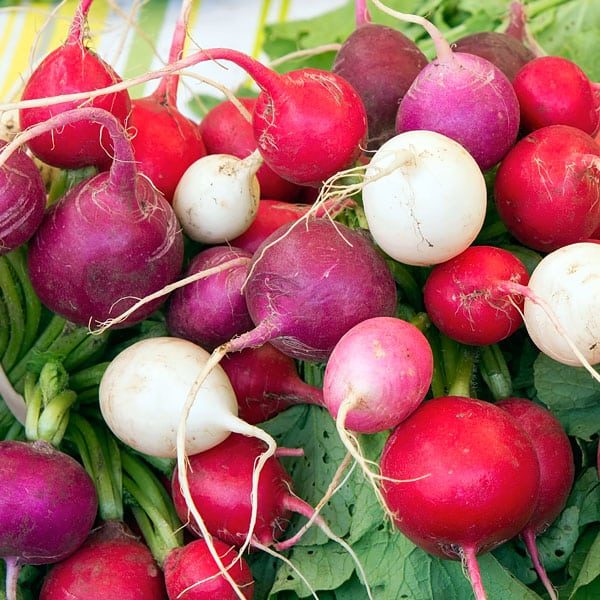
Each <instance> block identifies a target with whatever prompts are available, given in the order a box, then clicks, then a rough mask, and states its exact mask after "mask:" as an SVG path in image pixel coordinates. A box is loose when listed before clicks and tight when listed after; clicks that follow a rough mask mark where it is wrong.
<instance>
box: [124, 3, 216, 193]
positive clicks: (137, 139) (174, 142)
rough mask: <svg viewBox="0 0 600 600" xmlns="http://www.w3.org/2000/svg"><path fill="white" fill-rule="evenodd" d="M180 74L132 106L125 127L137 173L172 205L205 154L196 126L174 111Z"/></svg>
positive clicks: (176, 50)
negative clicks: (185, 178) (184, 178)
mask: <svg viewBox="0 0 600 600" xmlns="http://www.w3.org/2000/svg"><path fill="white" fill-rule="evenodd" d="M190 6H191V5H190V3H189V2H187V3H186V2H184V3H183V4H182V8H181V10H182V12H181V14H180V16H179V19H178V21H177V24H176V25H175V32H174V33H173V40H172V42H171V50H170V52H169V62H170V63H172V62H175V61H177V60H178V59H179V58H181V54H182V53H183V47H184V45H185V35H186V24H187V20H188V17H189V11H190ZM178 84H179V75H178V74H177V73H171V74H169V75H165V77H163V78H162V79H161V81H160V84H159V85H158V87H157V88H156V91H155V92H154V93H152V94H151V95H150V96H147V97H145V98H138V99H136V100H133V101H132V103H131V113H130V115H129V118H128V120H127V123H128V126H129V128H130V129H132V130H133V131H134V135H133V137H132V140H131V143H132V146H133V153H134V155H135V160H136V162H137V165H138V170H139V172H140V173H143V174H144V175H146V176H147V177H149V178H150V180H151V181H152V183H153V184H154V185H155V186H156V187H157V188H158V190H160V191H161V192H162V194H163V195H164V196H165V198H166V199H167V200H168V201H169V202H171V201H172V199H173V194H174V193H175V188H176V187H177V184H178V183H179V180H180V179H181V177H182V175H183V174H184V173H185V171H186V169H187V168H188V167H189V166H190V165H191V164H192V163H193V162H195V161H196V160H198V159H199V158H201V157H202V156H204V155H205V154H206V148H205V147H204V143H203V142H202V137H201V136H200V132H199V131H198V127H197V125H196V124H195V123H194V122H193V121H192V120H190V119H188V118H187V117H185V116H184V115H182V114H181V113H180V112H179V110H178V109H177V86H178Z"/></svg>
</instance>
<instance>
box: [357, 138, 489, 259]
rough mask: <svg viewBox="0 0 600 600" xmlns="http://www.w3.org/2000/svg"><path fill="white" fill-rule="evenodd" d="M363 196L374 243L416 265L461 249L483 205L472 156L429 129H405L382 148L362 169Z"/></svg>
mask: <svg viewBox="0 0 600 600" xmlns="http://www.w3.org/2000/svg"><path fill="white" fill-rule="evenodd" d="M362 198H363V205H364V209H365V216H366V218H367V223H368V225H369V231H370V232H371V234H372V236H373V239H374V240H375V242H376V243H377V244H378V245H379V246H380V247H381V249H382V250H383V251H384V252H386V253H387V254H388V255H389V256H391V257H392V258H393V259H394V260H397V261H399V262H402V263H405V264H409V265H419V266H427V265H434V264H437V263H440V262H444V261H446V260H449V259H450V258H452V257H453V256H456V255H457V254H460V253H461V252H462V251H463V250H465V249H466V248H467V247H468V246H469V245H470V244H471V243H472V242H473V241H474V240H475V238H476V237H477V234H478V233H479V231H480V229H481V226H482V225H483V221H484V218H485V213H486V209H487V192H486V187H485V180H484V178H483V175H482V173H481V170H480V169H479V167H478V166H477V163H476V162H475V160H474V159H473V157H472V156H471V155H470V154H469V153H468V152H467V151H466V150H465V149H464V148H463V147H462V146H461V145H460V144H459V143H458V142H455V141H454V140H452V139H450V138H448V137H446V136H444V135H442V134H440V133H435V132H433V131H408V132H406V133H402V134H399V135H397V136H395V137H393V138H392V139H391V140H389V141H387V142H386V143H385V144H384V145H383V146H381V148H380V149H379V150H378V151H377V152H376V153H375V155H374V156H373V158H372V159H371V162H370V163H369V165H368V166H367V167H366V171H365V177H364V184H363V194H362Z"/></svg>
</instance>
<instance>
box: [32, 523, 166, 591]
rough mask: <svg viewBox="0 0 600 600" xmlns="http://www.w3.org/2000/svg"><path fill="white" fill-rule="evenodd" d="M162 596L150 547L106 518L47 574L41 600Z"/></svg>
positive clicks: (159, 576) (159, 578)
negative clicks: (76, 548) (102, 523)
mask: <svg viewBox="0 0 600 600" xmlns="http://www.w3.org/2000/svg"><path fill="white" fill-rule="evenodd" d="M95 598H97V599H98V600H99V599H100V598H101V599H102V600H140V599H141V598H143V599H144V600H165V586H164V581H163V577H162V573H161V572H160V569H159V567H158V565H157V564H156V562H155V560H154V558H152V554H151V553H150V550H148V548H147V547H146V546H145V545H144V544H142V543H141V542H140V541H139V540H138V539H137V538H136V537H134V536H133V535H132V534H131V533H130V532H128V531H126V530H125V527H124V526H123V525H122V524H120V523H118V522H115V521H109V522H108V523H105V524H104V525H102V527H101V528H100V529H97V530H96V531H94V532H93V533H92V534H91V535H90V537H89V538H88V539H87V540H86V542H85V543H84V544H83V545H82V546H81V547H80V548H79V549H78V550H77V551H76V552H75V553H74V554H72V555H71V556H69V558H67V559H66V560H63V561H62V562H60V563H59V564H58V565H56V566H55V567H53V568H52V570H51V571H50V572H49V573H48V575H46V577H45V579H44V584H43V586H42V589H41V591H40V600H94V599H95Z"/></svg>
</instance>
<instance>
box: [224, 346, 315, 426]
mask: <svg viewBox="0 0 600 600" xmlns="http://www.w3.org/2000/svg"><path fill="white" fill-rule="evenodd" d="M221 366H222V367H223V370H224V371H225V372H226V373H227V376H228V377H229V380H230V381H231V385H232V387H233V389H234V391H235V396H236V398H237V402H238V407H239V416H240V418H242V419H243V420H244V421H247V422H248V423H252V424H256V423H262V422H263V421H266V420H267V419H271V418H272V417H274V416H275V415H276V414H278V413H280V412H281V411H283V410H285V409H286V408H288V407H290V406H293V405H295V404H318V405H322V404H323V393H322V391H321V390H320V389H318V388H315V387H313V386H310V385H308V384H306V383H304V381H302V380H301V379H300V377H298V373H297V371H296V364H295V362H294V360H293V359H292V358H290V357H289V356H286V355H285V354H283V353H282V352H280V351H279V350H277V349H276V348H275V347H273V346H272V345H271V344H265V345H264V346H260V347H259V348H247V349H246V350H242V351H241V352H236V353H234V354H230V355H228V356H226V357H225V358H224V359H223V361H222V363H221Z"/></svg>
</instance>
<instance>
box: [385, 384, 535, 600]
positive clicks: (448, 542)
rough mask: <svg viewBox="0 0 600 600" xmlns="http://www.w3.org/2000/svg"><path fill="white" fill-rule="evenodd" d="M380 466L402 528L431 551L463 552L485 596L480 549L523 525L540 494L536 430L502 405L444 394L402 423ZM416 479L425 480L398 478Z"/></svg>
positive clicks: (459, 555) (479, 591) (477, 587)
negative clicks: (528, 431) (531, 434)
mask: <svg viewBox="0 0 600 600" xmlns="http://www.w3.org/2000/svg"><path fill="white" fill-rule="evenodd" d="M491 440H493V443H490V441H491ZM380 466H381V475H382V477H383V478H384V480H383V494H384V497H385V499H386V502H387V505H388V508H389V510H390V511H392V513H394V514H395V515H396V518H395V520H394V522H395V525H396V527H398V529H399V530H400V531H401V532H402V533H404V535H406V536H407V537H408V538H409V539H411V540H412V541H413V542H414V543H415V544H417V545H418V546H420V547H421V548H423V549H424V550H426V551H427V552H429V553H431V554H434V555H436V556H440V557H442V558H453V559H461V560H462V561H463V562H464V564H465V565H466V568H467V570H468V573H469V577H470V579H471V584H472V586H473V591H474V593H475V597H476V598H477V599H478V600H482V599H484V598H485V597H486V596H485V591H484V589H483V585H482V583H481V576H480V574H479V567H478V565H477V560H476V555H477V554H482V553H484V552H488V551H490V550H493V549H494V548H496V547H497V546H499V545H500V544H501V543H502V542H504V541H505V540H507V539H509V538H511V537H514V536H515V535H517V534H518V533H519V532H520V531H522V529H523V528H524V527H525V525H526V524H527V523H528V521H529V519H530V518H531V516H532V514H533V510H534V507H535V504H536V501H537V498H538V493H539V481H540V471H539V466H538V460H537V456H536V453H535V450H534V448H533V445H532V442H531V440H530V438H529V436H528V435H527V434H526V433H525V431H523V429H521V427H520V426H519V425H518V423H517V421H516V420H515V419H513V417H511V416H510V415H509V414H508V413H507V412H505V411H503V410H502V409H500V408H498V407H497V406H494V405H492V404H489V403H487V402H482V401H480V400H473V399H471V398H461V397H457V396H449V397H445V398H436V399H433V400H429V401H427V402H425V403H424V404H422V405H421V406H420V407H419V408H418V409H417V410H416V411H415V412H414V413H413V414H412V415H411V416H410V417H409V418H408V419H406V421H404V422H403V423H401V424H400V425H399V426H398V427H397V428H396V429H395V430H394V432H393V433H392V435H391V436H390V438H389V439H388V441H387V443H386V445H385V448H384V450H383V454H382V456H381V461H380ZM386 478H387V479H386ZM410 478H419V479H418V480H416V481H413V482H405V483H395V482H393V481H392V480H398V479H400V480H406V479H410Z"/></svg>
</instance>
